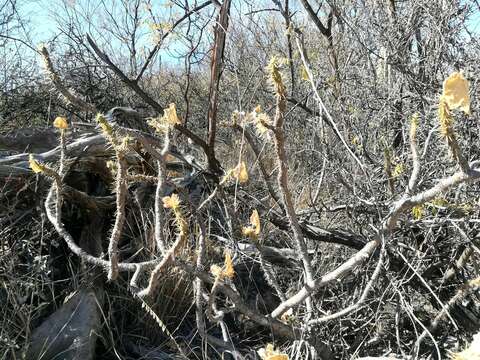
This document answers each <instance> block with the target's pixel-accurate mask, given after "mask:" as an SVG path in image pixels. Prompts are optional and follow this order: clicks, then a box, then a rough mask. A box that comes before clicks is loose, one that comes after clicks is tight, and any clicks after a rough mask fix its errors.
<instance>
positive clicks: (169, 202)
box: [162, 194, 180, 210]
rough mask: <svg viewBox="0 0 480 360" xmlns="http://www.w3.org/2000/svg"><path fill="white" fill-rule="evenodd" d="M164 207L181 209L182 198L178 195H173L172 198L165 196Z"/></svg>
mask: <svg viewBox="0 0 480 360" xmlns="http://www.w3.org/2000/svg"><path fill="white" fill-rule="evenodd" d="M162 201H163V207H165V208H166V209H172V210H176V209H178V208H179V207H180V198H179V197H178V195H177V194H172V195H171V196H165V197H164V198H163V199H162Z"/></svg>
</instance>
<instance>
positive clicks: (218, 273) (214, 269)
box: [210, 265, 222, 279]
mask: <svg viewBox="0 0 480 360" xmlns="http://www.w3.org/2000/svg"><path fill="white" fill-rule="evenodd" d="M210 273H211V274H212V275H213V276H214V277H215V278H218V279H220V278H221V277H222V268H221V267H220V266H218V265H212V266H210Z"/></svg>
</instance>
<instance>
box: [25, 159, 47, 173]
mask: <svg viewBox="0 0 480 360" xmlns="http://www.w3.org/2000/svg"><path fill="white" fill-rule="evenodd" d="M28 163H29V165H30V169H32V171H33V172H34V173H36V174H38V173H42V172H43V171H44V167H43V166H42V165H41V164H40V163H39V162H38V161H37V160H35V158H34V157H33V155H32V154H30V155H29V157H28Z"/></svg>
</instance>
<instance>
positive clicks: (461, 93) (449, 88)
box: [442, 72, 470, 115]
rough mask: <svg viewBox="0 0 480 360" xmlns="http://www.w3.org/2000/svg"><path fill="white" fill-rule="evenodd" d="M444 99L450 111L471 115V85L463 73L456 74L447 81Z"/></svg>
mask: <svg viewBox="0 0 480 360" xmlns="http://www.w3.org/2000/svg"><path fill="white" fill-rule="evenodd" d="M442 97H443V98H444V100H445V102H446V104H447V105H448V108H449V109H450V110H454V109H460V110H462V111H463V112H464V113H465V114H467V115H470V95H469V84H468V80H467V79H465V78H464V77H463V74H462V73H461V72H454V73H453V74H452V75H450V76H449V77H448V78H447V79H445V81H444V82H443V94H442Z"/></svg>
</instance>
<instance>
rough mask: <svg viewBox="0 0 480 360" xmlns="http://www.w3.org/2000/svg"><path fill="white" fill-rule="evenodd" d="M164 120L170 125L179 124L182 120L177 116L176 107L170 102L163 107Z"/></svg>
mask: <svg viewBox="0 0 480 360" xmlns="http://www.w3.org/2000/svg"><path fill="white" fill-rule="evenodd" d="M163 118H164V119H165V122H166V123H167V124H170V125H181V124H182V121H181V120H180V119H179V118H178V116H177V107H176V106H175V104H174V103H171V104H170V105H169V106H168V108H166V109H165V112H164V114H163Z"/></svg>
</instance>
